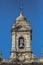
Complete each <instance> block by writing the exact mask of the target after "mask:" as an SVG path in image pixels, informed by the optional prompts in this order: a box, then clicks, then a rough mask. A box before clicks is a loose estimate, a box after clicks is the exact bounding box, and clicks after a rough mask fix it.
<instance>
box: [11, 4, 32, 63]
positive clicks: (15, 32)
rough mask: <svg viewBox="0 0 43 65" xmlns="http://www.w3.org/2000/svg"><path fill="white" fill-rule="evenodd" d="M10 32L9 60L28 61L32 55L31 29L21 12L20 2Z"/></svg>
mask: <svg viewBox="0 0 43 65" xmlns="http://www.w3.org/2000/svg"><path fill="white" fill-rule="evenodd" d="M11 34H12V48H11V56H10V60H11V61H12V62H18V63H21V62H23V63H30V62H31V56H32V51H31V40H32V38H31V37H32V29H31V27H30V24H27V19H26V18H25V17H24V16H23V14H22V3H21V6H20V15H19V16H18V17H17V18H16V23H15V24H13V26H12V29H11Z"/></svg>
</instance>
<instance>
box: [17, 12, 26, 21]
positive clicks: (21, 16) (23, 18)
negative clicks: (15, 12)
mask: <svg viewBox="0 0 43 65" xmlns="http://www.w3.org/2000/svg"><path fill="white" fill-rule="evenodd" d="M19 20H26V18H25V17H24V16H23V15H22V14H21V13H20V16H19V17H17V18H16V21H19Z"/></svg>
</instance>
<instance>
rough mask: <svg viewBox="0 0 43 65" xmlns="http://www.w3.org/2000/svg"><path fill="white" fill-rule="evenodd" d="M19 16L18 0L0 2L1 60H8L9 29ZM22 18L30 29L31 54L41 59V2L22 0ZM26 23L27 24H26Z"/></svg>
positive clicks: (42, 7) (42, 25)
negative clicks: (29, 25) (24, 18)
mask: <svg viewBox="0 0 43 65" xmlns="http://www.w3.org/2000/svg"><path fill="white" fill-rule="evenodd" d="M19 14H20V6H19V0H0V51H1V52H2V58H10V52H11V44H12V42H11V27H12V25H13V23H15V19H16V18H17V17H18V16H19ZM23 16H25V17H26V18H27V20H28V21H29V20H30V24H31V28H32V42H31V47H32V52H33V53H34V54H35V55H36V57H38V58H40V57H41V51H43V0H23ZM27 23H28V22H27Z"/></svg>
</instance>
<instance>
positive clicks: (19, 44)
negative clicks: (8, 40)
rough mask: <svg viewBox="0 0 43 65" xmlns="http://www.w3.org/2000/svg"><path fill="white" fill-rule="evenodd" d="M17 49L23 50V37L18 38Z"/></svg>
mask: <svg viewBox="0 0 43 65" xmlns="http://www.w3.org/2000/svg"><path fill="white" fill-rule="evenodd" d="M18 47H19V48H20V49H23V48H24V38H23V37H19V42H18Z"/></svg>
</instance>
